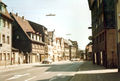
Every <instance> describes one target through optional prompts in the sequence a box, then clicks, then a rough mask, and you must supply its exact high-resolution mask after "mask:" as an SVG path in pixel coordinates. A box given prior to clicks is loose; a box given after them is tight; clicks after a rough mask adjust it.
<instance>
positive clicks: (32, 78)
mask: <svg viewBox="0 0 120 81" xmlns="http://www.w3.org/2000/svg"><path fill="white" fill-rule="evenodd" d="M34 78H36V76H33V77H32V78H28V79H27V80H25V81H29V80H32V79H34Z"/></svg>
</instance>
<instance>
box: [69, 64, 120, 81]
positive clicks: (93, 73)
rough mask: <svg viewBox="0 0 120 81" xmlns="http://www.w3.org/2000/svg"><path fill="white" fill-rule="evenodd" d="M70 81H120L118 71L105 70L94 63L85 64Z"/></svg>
mask: <svg viewBox="0 0 120 81" xmlns="http://www.w3.org/2000/svg"><path fill="white" fill-rule="evenodd" d="M70 81H120V73H118V69H105V68H104V67H102V66H100V65H94V64H92V62H84V64H83V65H81V66H80V68H79V71H78V72H77V73H76V74H75V75H74V76H73V78H72V79H71V80H70Z"/></svg>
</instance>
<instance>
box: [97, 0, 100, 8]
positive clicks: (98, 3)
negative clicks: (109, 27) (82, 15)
mask: <svg viewBox="0 0 120 81" xmlns="http://www.w3.org/2000/svg"><path fill="white" fill-rule="evenodd" d="M97 5H98V8H99V5H100V2H99V0H97Z"/></svg>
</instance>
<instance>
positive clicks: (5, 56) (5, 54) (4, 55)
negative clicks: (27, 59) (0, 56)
mask: <svg viewBox="0 0 120 81" xmlns="http://www.w3.org/2000/svg"><path fill="white" fill-rule="evenodd" d="M4 60H5V61H6V53H4Z"/></svg>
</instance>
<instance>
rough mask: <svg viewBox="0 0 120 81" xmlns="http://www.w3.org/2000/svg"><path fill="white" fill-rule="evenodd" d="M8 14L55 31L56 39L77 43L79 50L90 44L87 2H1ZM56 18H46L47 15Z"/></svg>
mask: <svg viewBox="0 0 120 81" xmlns="http://www.w3.org/2000/svg"><path fill="white" fill-rule="evenodd" d="M2 1H3V2H4V3H5V4H6V5H7V9H8V11H9V12H13V13H18V15H19V16H24V17H25V19H27V20H31V21H33V22H36V23H39V24H41V25H44V26H45V27H46V28H48V30H49V31H52V30H54V29H55V32H56V36H57V37H63V38H66V39H71V40H73V41H77V42H78V45H79V48H80V49H83V50H84V49H85V46H86V45H87V44H88V43H89V42H90V41H89V40H88V36H90V35H91V30H90V29H88V27H90V26H91V12H90V10H89V7H88V2H87V1H88V0H2ZM50 13H51V14H56V16H46V15H47V14H50Z"/></svg>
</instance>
